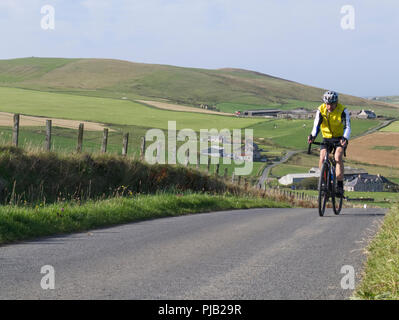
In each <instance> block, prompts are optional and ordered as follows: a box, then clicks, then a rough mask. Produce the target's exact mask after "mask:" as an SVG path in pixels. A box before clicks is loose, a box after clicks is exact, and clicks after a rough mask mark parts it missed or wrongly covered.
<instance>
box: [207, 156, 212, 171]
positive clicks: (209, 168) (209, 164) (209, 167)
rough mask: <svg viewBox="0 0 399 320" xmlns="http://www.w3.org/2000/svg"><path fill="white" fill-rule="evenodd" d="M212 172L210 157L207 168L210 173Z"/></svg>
mask: <svg viewBox="0 0 399 320" xmlns="http://www.w3.org/2000/svg"><path fill="white" fill-rule="evenodd" d="M210 170H211V157H209V156H208V167H207V171H208V173H209V171H210Z"/></svg>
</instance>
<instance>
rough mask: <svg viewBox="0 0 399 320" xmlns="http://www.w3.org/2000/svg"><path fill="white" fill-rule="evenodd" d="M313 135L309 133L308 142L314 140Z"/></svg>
mask: <svg viewBox="0 0 399 320" xmlns="http://www.w3.org/2000/svg"><path fill="white" fill-rule="evenodd" d="M314 139H315V137H313V136H312V135H309V137H308V143H309V144H310V143H313V142H314Z"/></svg>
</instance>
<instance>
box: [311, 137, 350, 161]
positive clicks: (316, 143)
mask: <svg viewBox="0 0 399 320" xmlns="http://www.w3.org/2000/svg"><path fill="white" fill-rule="evenodd" d="M312 144H315V145H318V146H331V147H342V145H341V141H340V140H337V141H332V142H315V141H313V142H311V143H309V147H308V154H310V149H311V148H312ZM343 148H344V156H345V157H346V147H343Z"/></svg>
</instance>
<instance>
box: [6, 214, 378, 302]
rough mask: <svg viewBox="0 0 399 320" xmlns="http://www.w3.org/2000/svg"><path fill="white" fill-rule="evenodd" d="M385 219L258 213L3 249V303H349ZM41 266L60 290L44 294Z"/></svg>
mask: <svg viewBox="0 0 399 320" xmlns="http://www.w3.org/2000/svg"><path fill="white" fill-rule="evenodd" d="M383 216H384V211H383V210H380V209H344V213H343V214H342V215H340V216H334V214H333V213H332V212H331V209H328V213H326V216H325V217H319V216H318V213H317V211H316V209H251V210H238V211H223V212H215V213H206V214H196V215H188V216H181V217H175V218H164V219H157V220H150V221H144V222H139V223H132V224H128V225H123V226H117V227H113V228H107V229H101V230H95V231H92V232H89V233H88V232H86V233H79V234H73V235H68V236H57V237H51V238H43V239H39V240H36V241H29V242H23V243H18V244H12V245H7V246H2V247H0V299H345V298H348V297H349V296H350V294H351V290H350V289H346V290H344V289H342V288H341V279H342V278H343V277H344V274H341V273H340V272H341V268H342V267H343V266H344V265H351V266H353V267H354V270H355V272H356V276H357V277H356V280H355V281H356V282H355V283H357V281H358V276H360V274H361V271H362V264H363V262H364V260H365V256H364V250H363V249H364V247H365V246H366V245H367V241H368V239H370V237H372V236H373V235H374V234H375V232H376V230H377V228H378V223H379V221H382V219H383ZM44 265H51V266H53V267H54V270H55V277H54V278H55V289H53V290H52V289H48V290H43V289H42V288H41V285H40V284H41V280H42V277H44V276H45V274H41V273H40V271H41V268H42V267H43V266H44Z"/></svg>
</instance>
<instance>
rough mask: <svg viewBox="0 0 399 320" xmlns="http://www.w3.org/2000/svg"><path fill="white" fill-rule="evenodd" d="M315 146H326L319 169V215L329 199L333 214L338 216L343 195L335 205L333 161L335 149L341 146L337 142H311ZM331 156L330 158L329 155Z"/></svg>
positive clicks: (334, 164)
mask: <svg viewBox="0 0 399 320" xmlns="http://www.w3.org/2000/svg"><path fill="white" fill-rule="evenodd" d="M313 143H314V144H316V145H321V146H326V147H327V150H326V155H325V157H324V161H323V165H322V167H321V168H320V180H319V187H318V189H319V215H320V216H323V215H324V211H325V207H326V203H327V201H328V199H329V198H330V197H331V200H332V204H333V209H334V213H335V214H339V213H340V211H341V208H342V199H343V195H340V196H339V204H338V206H337V205H336V202H335V200H336V199H335V198H336V185H337V178H336V171H335V170H336V164H337V163H336V161H335V157H334V155H335V151H336V148H337V147H339V146H341V143H340V142H339V141H332V142H324V143H320V142H313ZM310 149H311V144H309V149H308V154H310ZM331 153H332V154H333V156H332V157H330V154H331Z"/></svg>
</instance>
